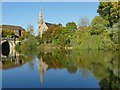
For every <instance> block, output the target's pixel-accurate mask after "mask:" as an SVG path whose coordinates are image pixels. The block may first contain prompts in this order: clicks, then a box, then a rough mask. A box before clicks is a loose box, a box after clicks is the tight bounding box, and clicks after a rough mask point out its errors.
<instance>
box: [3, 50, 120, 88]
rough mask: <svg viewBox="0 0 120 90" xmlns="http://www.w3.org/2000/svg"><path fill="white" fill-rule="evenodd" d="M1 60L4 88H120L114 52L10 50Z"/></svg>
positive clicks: (116, 54) (116, 59)
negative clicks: (26, 52)
mask: <svg viewBox="0 0 120 90" xmlns="http://www.w3.org/2000/svg"><path fill="white" fill-rule="evenodd" d="M1 57H2V87H3V88H104V87H105V88H120V77H119V72H120V71H119V69H118V68H119V67H118V64H119V56H118V53H117V52H103V51H95V50H94V51H85V50H82V51H78V50H72V51H65V50H53V51H49V52H46V51H39V52H38V53H34V52H33V53H29V54H23V53H17V52H16V51H13V52H10V53H9V55H6V56H5V55H1Z"/></svg>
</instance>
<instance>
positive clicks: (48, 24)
mask: <svg viewBox="0 0 120 90" xmlns="http://www.w3.org/2000/svg"><path fill="white" fill-rule="evenodd" d="M45 24H46V25H47V26H48V27H49V26H50V25H53V24H51V23H47V22H45Z"/></svg>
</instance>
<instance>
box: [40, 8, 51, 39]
mask: <svg viewBox="0 0 120 90" xmlns="http://www.w3.org/2000/svg"><path fill="white" fill-rule="evenodd" d="M50 25H52V24H50V23H45V22H44V20H43V16H42V9H41V10H40V13H39V19H38V32H39V35H40V37H42V34H43V33H44V32H45V31H47V30H48V27H49V26H50Z"/></svg>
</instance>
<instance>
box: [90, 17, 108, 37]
mask: <svg viewBox="0 0 120 90" xmlns="http://www.w3.org/2000/svg"><path fill="white" fill-rule="evenodd" d="M108 25H109V22H108V21H107V20H104V19H103V18H101V17H99V16H95V17H94V18H93V20H92V22H91V29H92V30H91V35H94V34H95V35H98V34H101V33H103V31H104V30H106V28H107V26H108Z"/></svg>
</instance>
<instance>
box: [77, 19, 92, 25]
mask: <svg viewBox="0 0 120 90" xmlns="http://www.w3.org/2000/svg"><path fill="white" fill-rule="evenodd" d="M89 23H90V20H89V18H87V17H82V18H81V19H80V21H79V22H78V27H84V26H88V25H89Z"/></svg>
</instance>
